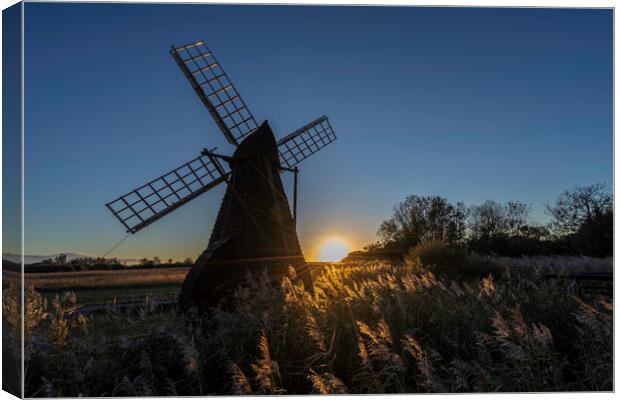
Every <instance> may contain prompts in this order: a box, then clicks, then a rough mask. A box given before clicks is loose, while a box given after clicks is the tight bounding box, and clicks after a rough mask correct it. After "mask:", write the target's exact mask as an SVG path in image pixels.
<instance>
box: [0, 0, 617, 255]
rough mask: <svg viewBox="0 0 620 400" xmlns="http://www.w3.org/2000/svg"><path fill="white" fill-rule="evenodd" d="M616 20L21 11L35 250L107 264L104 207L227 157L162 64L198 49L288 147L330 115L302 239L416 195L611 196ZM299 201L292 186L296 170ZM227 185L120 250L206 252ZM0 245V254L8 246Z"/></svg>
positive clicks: (172, 70)
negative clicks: (211, 55)
mask: <svg viewBox="0 0 620 400" xmlns="http://www.w3.org/2000/svg"><path fill="white" fill-rule="evenodd" d="M612 18H613V15H612V11H611V10H571V9H561V10H553V9H482V8H473V9H462V8H434V9H432V8H413V7H410V8H383V7H301V6H293V7H290V6H289V7H286V6H230V5H226V6H218V5H180V4H176V5H139V4H131V5H119V4H37V3H30V4H26V19H25V35H26V36H25V63H26V68H25V73H26V81H25V86H26V92H25V95H26V103H25V107H26V112H25V142H26V151H25V163H26V164H25V165H26V189H25V202H26V203H25V204H26V227H25V240H26V253H27V254H51V253H57V252H59V251H76V252H83V253H88V254H92V255H103V254H104V253H105V252H106V251H107V250H108V249H109V248H110V247H112V246H113V245H114V244H115V243H116V242H117V241H118V240H119V239H121V238H122V237H123V236H124V229H123V227H122V226H121V225H120V224H119V223H118V222H117V221H116V220H115V219H114V217H113V216H112V215H111V214H110V213H109V212H108V210H107V209H106V208H105V206H104V204H105V203H106V202H108V201H110V200H112V199H114V198H116V197H117V196H118V195H121V194H124V193H126V192H128V191H129V190H131V189H133V188H135V187H137V186H140V185H142V184H143V183H144V182H146V181H148V180H150V179H153V178H155V177H157V176H159V175H160V174H162V173H164V172H166V171H168V170H170V169H172V168H174V167H176V166H178V165H179V164H181V163H183V162H185V161H187V160H189V159H191V158H193V157H195V156H197V155H198V154H199V152H200V150H201V149H202V148H203V147H206V146H209V147H211V146H218V147H219V149H220V151H221V152H224V153H226V152H228V153H231V152H232V150H233V149H232V147H231V146H230V145H228V144H227V143H226V142H225V140H224V138H223V136H222V135H221V133H220V132H219V131H218V129H217V128H216V126H215V124H214V122H213V121H212V120H211V118H210V116H209V113H208V112H207V110H206V109H205V108H204V107H203V105H202V104H201V103H200V101H199V100H198V98H197V97H196V95H195V94H194V93H193V91H192V89H191V87H190V86H189V84H188V83H187V81H186V80H185V78H184V77H183V75H182V73H181V72H180V70H179V69H178V67H177V66H176V64H175V62H174V61H173V59H172V58H171V57H170V55H169V54H168V49H169V47H170V45H171V44H176V45H180V44H183V43H187V42H191V41H194V40H198V39H205V40H206V42H207V44H208V45H209V47H211V49H212V50H213V51H214V52H215V53H216V55H217V57H218V58H219V60H220V61H221V63H222V65H223V67H224V69H225V70H226V71H227V72H228V74H229V76H230V77H231V79H232V80H233V82H235V84H236V86H237V88H238V89H239V91H240V93H241V95H242V96H243V97H244V99H245V101H246V103H247V104H248V105H249V106H250V108H251V110H252V112H253V114H254V116H255V117H256V118H257V120H260V121H262V120H264V119H268V120H269V121H270V124H271V126H272V127H273V128H274V131H275V132H276V136H278V137H281V136H283V135H285V134H287V133H288V132H290V131H292V130H295V129H296V128H298V127H300V126H301V125H303V124H305V123H307V122H309V121H310V120H312V119H315V118H317V117H318V116H320V115H323V114H327V115H328V116H329V117H330V118H331V121H332V125H333V126H334V128H335V130H336V133H337V135H338V138H339V139H338V141H337V142H335V143H334V144H332V145H330V146H328V147H327V148H325V149H323V150H322V151H320V152H319V153H318V154H316V155H315V156H313V157H312V158H311V159H308V160H306V161H304V162H303V164H302V165H301V174H300V201H299V223H298V230H299V234H300V240H301V243H302V247H303V248H304V251H305V252H306V255H307V256H308V258H310V259H312V258H314V257H315V255H316V254H317V251H318V247H319V243H320V242H321V240H323V239H324V238H326V237H329V236H340V237H343V238H346V239H347V240H348V241H349V242H350V243H351V244H352V246H353V247H357V248H359V247H362V246H363V245H364V244H367V243H369V242H371V241H374V240H375V239H376V237H375V233H376V231H377V228H378V226H379V224H380V223H381V221H382V220H384V219H386V218H388V217H389V216H390V214H391V211H392V207H393V206H394V204H396V203H397V202H399V201H401V200H403V199H404V198H405V197H406V196H407V195H409V194H421V195H434V194H437V195H442V196H445V197H447V198H448V200H449V201H464V202H465V203H466V204H478V203H481V202H482V201H484V200H485V199H489V198H491V199H495V200H498V201H507V200H511V199H515V200H521V201H524V202H527V203H529V204H531V205H532V207H533V208H534V212H533V214H532V217H533V219H535V220H539V221H544V219H545V218H546V217H545V215H544V204H545V203H547V202H551V201H553V200H554V199H555V198H556V196H557V195H558V194H559V193H560V192H561V191H563V190H565V189H569V188H572V187H574V186H575V185H585V184H590V183H594V182H604V183H607V184H608V185H610V186H611V184H612V163H613V158H612V157H613V153H612V152H613V150H612V141H613V131H612V129H613V120H612V118H613V114H612V76H613V72H612V71H613V70H612V68H613V67H612ZM285 185H287V187H288V188H289V189H290V186H291V180H290V179H289V177H288V176H286V177H285ZM223 191H224V186H223V185H222V186H221V187H219V188H217V189H216V190H213V191H210V192H209V193H207V194H205V195H202V196H201V197H199V198H198V199H196V200H194V201H192V202H190V203H189V204H187V205H186V206H184V207H182V208H181V209H179V210H177V211H175V212H174V213H172V214H171V215H169V216H167V217H165V218H164V219H162V220H160V221H158V222H156V223H155V224H153V225H152V226H150V227H149V228H147V229H145V230H144V231H141V232H139V233H138V234H136V235H133V236H132V237H130V238H129V239H128V240H127V241H125V242H124V243H123V244H122V246H120V247H119V248H118V249H117V250H116V251H115V252H114V253H112V254H111V255H110V256H118V257H143V256H147V257H153V256H159V257H161V258H168V257H172V258H183V257H187V256H189V257H196V256H197V255H198V254H199V253H200V252H201V251H202V250H203V249H204V248H205V247H206V244H207V241H208V239H209V234H210V232H211V227H212V223H213V220H214V218H215V214H216V212H217V210H218V207H219V203H220V200H221V198H222V195H223ZM10 250H11V249H10V248H5V251H10Z"/></svg>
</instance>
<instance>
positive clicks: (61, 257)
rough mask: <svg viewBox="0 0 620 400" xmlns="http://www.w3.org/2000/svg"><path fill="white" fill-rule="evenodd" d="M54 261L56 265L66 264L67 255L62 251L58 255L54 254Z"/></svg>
mask: <svg viewBox="0 0 620 400" xmlns="http://www.w3.org/2000/svg"><path fill="white" fill-rule="evenodd" d="M54 263H55V264H58V265H66V264H67V255H66V254H64V253H61V254H59V255H57V256H56V258H55V259H54Z"/></svg>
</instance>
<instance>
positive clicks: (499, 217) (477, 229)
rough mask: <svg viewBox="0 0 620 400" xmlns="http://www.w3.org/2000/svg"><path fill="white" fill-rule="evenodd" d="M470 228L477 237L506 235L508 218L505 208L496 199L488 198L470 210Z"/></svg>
mask: <svg viewBox="0 0 620 400" xmlns="http://www.w3.org/2000/svg"><path fill="white" fill-rule="evenodd" d="M469 217H470V218H469V229H470V231H471V235H472V237H473V238H476V239H490V238H495V237H499V236H501V235H505V234H506V233H507V231H508V218H507V217H506V210H505V208H504V207H503V206H502V205H501V204H500V203H498V202H497V201H495V200H487V201H485V202H484V203H482V204H480V205H479V206H472V207H470V210H469Z"/></svg>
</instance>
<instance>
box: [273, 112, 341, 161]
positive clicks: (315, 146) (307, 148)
mask: <svg viewBox="0 0 620 400" xmlns="http://www.w3.org/2000/svg"><path fill="white" fill-rule="evenodd" d="M334 140H336V134H335V133H334V129H333V128H332V126H331V124H330V123H329V119H328V118H327V117H326V116H322V117H321V118H319V119H317V120H315V121H312V122H310V123H309V124H307V125H305V126H303V127H301V128H299V129H297V130H296V131H294V132H292V133H290V134H289V135H287V136H285V137H283V138H282V139H280V140H278V152H279V153H280V165H281V166H282V167H283V168H292V167H294V166H295V165H297V164H299V163H300V162H302V161H303V160H305V159H306V158H308V157H310V156H311V155H312V154H314V153H316V152H317V151H319V150H321V149H322V148H323V147H325V146H327V145H328V144H330V143H332V142H333V141H334Z"/></svg>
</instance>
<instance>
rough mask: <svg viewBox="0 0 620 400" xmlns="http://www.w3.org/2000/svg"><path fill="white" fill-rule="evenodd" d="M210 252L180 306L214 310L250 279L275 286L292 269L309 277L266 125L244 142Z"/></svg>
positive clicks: (189, 278) (187, 283) (232, 162)
mask: <svg viewBox="0 0 620 400" xmlns="http://www.w3.org/2000/svg"><path fill="white" fill-rule="evenodd" d="M229 164H230V169H231V174H230V178H229V182H228V187H227V189H226V194H225V195H224V199H223V200H222V204H221V205H220V210H219V213H218V215H217V219H216V222H215V226H214V227H213V232H212V233H211V239H210V240H209V246H208V248H207V249H206V250H205V251H204V252H203V253H202V255H201V256H200V257H199V258H198V260H197V261H196V263H195V265H194V267H193V268H192V270H191V271H190V273H189V274H188V276H187V277H186V279H185V281H184V283H183V287H182V289H181V295H180V299H179V301H180V303H181V305H182V306H184V307H186V306H188V305H191V304H194V305H214V304H216V303H217V302H218V301H219V300H220V299H222V298H223V297H224V298H225V297H227V296H226V293H227V292H228V293H229V292H230V291H231V290H233V289H235V288H236V287H237V285H239V283H241V282H243V281H244V280H245V279H246V278H247V277H248V274H250V275H252V276H253V277H254V278H260V276H261V275H262V274H263V273H266V274H267V276H269V277H270V278H272V279H274V280H275V281H277V280H278V279H279V277H281V276H282V274H283V273H284V272H285V271H286V269H287V268H288V267H289V266H292V267H294V268H296V270H297V276H298V277H300V278H302V279H303V280H304V282H305V284H306V285H309V284H310V278H309V274H308V270H307V266H306V261H305V260H304V257H303V254H302V252H301V248H300V246H299V240H298V238H297V232H296V230H295V223H294V221H293V217H292V215H291V210H290V207H289V203H288V199H287V198H286V194H285V192H284V187H283V185H282V179H281V178H280V170H281V166H280V158H279V155H278V146H277V143H276V139H275V137H274V135H273V132H272V131H271V128H270V127H269V125H268V124H267V122H265V123H263V124H262V125H261V126H260V127H259V128H258V130H257V131H256V132H254V133H253V134H252V135H250V136H248V137H247V138H246V139H245V140H243V141H242V142H241V144H240V145H239V147H238V148H237V150H236V151H235V153H234V155H233V156H232V158H231V159H230V161H229Z"/></svg>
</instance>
